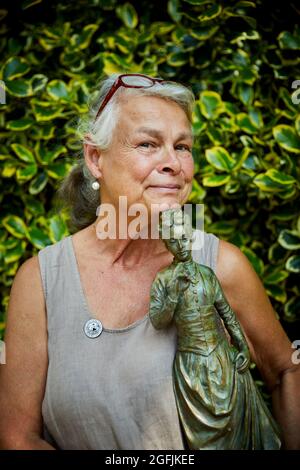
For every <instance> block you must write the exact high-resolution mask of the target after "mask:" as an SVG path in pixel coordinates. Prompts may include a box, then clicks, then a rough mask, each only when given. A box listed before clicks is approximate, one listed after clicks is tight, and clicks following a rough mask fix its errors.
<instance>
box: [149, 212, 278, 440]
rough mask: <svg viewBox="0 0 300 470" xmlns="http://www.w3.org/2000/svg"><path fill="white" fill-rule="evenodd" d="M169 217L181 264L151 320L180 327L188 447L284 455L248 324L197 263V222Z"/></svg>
mask: <svg viewBox="0 0 300 470" xmlns="http://www.w3.org/2000/svg"><path fill="white" fill-rule="evenodd" d="M162 214H163V215H162ZM162 214H161V217H160V224H159V233H160V237H161V238H162V239H163V241H164V243H165V245H166V247H167V248H168V250H169V251H171V253H172V254H173V255H174V260H173V262H172V263H171V265H170V266H168V267H167V268H165V269H163V270H162V271H160V272H159V273H158V274H157V276H156V278H155V280H154V282H153V284H152V287H151V297H150V310H149V316H150V320H151V322H152V324H153V326H154V327H155V328H157V329H160V328H164V327H167V326H168V325H169V324H170V323H171V322H172V321H173V320H174V322H175V325H176V329H177V352H176V355H175V359H174V364H173V386H174V393H175V398H176V404H177V409H178V413H179V418H180V422H181V425H182V429H183V433H184V436H185V438H186V442H187V445H188V447H189V448H190V449H279V448H280V446H281V440H280V432H279V428H278V426H277V424H276V423H275V421H274V419H273V417H272V415H271V413H270V412H269V410H268V408H267V406H266V404H265V403H264V401H263V398H262V396H261V394H260V392H259V390H258V389H257V387H256V385H255V382H254V380H253V378H252V376H251V373H250V370H249V363H250V354H249V349H248V346H247V342H246V339H245V336H244V334H243V332H242V329H241V327H240V324H239V322H238V320H237V319H236V316H235V314H234V312H233V311H232V309H231V307H230V305H229V304H228V302H227V300H226V298H225V296H224V293H223V291H222V288H221V286H220V284H219V281H218V279H217V277H216V275H215V274H214V272H213V271H212V269H210V268H209V267H207V266H205V265H201V264H198V263H196V262H195V261H194V260H193V259H192V255H191V245H192V227H191V224H190V221H189V219H188V218H186V217H185V218H183V213H182V211H181V209H179V210H178V209H175V210H174V209H170V210H168V211H164V212H163V213H162ZM166 227H168V228H169V230H170V234H169V236H167V238H164V236H163V233H164V229H165V228H166ZM229 338H230V339H229Z"/></svg>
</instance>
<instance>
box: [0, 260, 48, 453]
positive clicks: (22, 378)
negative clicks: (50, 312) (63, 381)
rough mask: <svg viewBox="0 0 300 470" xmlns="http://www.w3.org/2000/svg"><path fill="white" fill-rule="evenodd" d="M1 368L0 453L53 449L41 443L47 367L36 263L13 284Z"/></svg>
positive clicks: (22, 269)
mask: <svg viewBox="0 0 300 470" xmlns="http://www.w3.org/2000/svg"><path fill="white" fill-rule="evenodd" d="M5 348H6V364H2V365H0V416H1V420H0V448H1V449H26V450H34V449H54V448H53V447H52V446H51V445H49V444H48V443H47V442H46V441H45V440H43V438H42V426H43V422H42V414H41V406H42V400H43V396H44V390H45V382H46V374H47V367H48V355H47V326H46V313H45V301H44V295H43V290H42V282H41V277H40V270H39V263H38V258H37V256H36V257H33V258H30V259H29V260H27V261H26V262H25V263H24V264H23V265H22V266H21V267H20V268H19V270H18V272H17V275H16V277H15V279H14V282H13V285H12V289H11V295H10V301H9V308H8V315H7V328H6V334H5Z"/></svg>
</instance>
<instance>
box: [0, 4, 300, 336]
mask: <svg viewBox="0 0 300 470" xmlns="http://www.w3.org/2000/svg"><path fill="white" fill-rule="evenodd" d="M7 4H8V5H9V2H7ZM295 5H296V4H293V2H291V3H290V2H282V3H279V4H278V3H274V2H270V1H262V0H259V1H256V2H251V1H221V0H220V1H207V0H169V1H160V2H159V3H156V2H149V1H146V0H140V1H137V0H134V1H132V2H131V3H128V2H120V1H118V2H117V1H115V0H77V1H76V2H63V1H62V0H61V1H46V0H44V1H35V0H25V1H23V2H22V3H20V4H19V5H18V6H15V7H14V8H11V9H10V8H9V7H7V8H5V7H3V9H2V10H1V12H0V17H1V22H0V50H1V72H0V74H1V75H0V78H1V79H2V80H3V81H4V82H5V86H6V104H2V105H0V135H1V143H0V171H1V179H2V191H1V228H0V250H1V251H0V270H1V272H0V276H1V281H0V282H1V294H2V311H1V317H0V335H3V331H4V327H5V312H6V307H7V302H8V296H9V291H10V286H11V283H12V280H13V278H14V275H15V273H16V271H17V269H18V267H19V265H20V264H21V262H22V261H24V260H25V259H27V258H29V257H30V256H32V255H34V254H36V253H37V251H38V250H39V249H41V248H43V247H44V246H46V245H48V244H51V243H54V242H56V241H58V240H60V239H61V238H62V237H65V236H66V235H67V234H68V229H67V214H65V213H57V211H56V209H55V205H54V194H55V190H56V188H57V187H58V183H59V181H60V180H61V178H62V177H63V176H64V175H65V174H66V173H67V172H68V171H69V170H70V168H71V166H72V165H73V164H74V163H75V162H76V160H77V158H78V155H79V154H80V145H79V144H78V141H77V138H76V135H75V131H74V122H75V121H76V118H77V116H78V115H80V114H81V113H84V112H85V111H86V110H87V105H86V102H87V97H88V95H89V92H90V90H91V89H92V88H93V87H94V86H95V83H96V82H97V81H98V79H99V77H100V76H101V75H102V74H103V73H106V74H109V73H111V72H116V71H117V72H119V71H120V72H140V73H146V74H151V75H154V76H161V77H163V78H165V79H174V80H177V81H180V82H182V83H184V84H187V85H189V86H191V87H192V89H193V91H194V92H195V94H196V97H197V106H196V109H195V113H194V130H195V133H196V135H197V138H196V144H195V148H194V159H195V165H196V173H195V178H194V186H193V191H192V194H191V201H192V202H194V203H204V204H205V222H206V225H205V230H206V231H208V232H213V233H215V234H216V235H217V236H219V237H221V238H224V239H227V240H229V241H230V242H232V243H234V244H236V245H237V246H239V247H240V248H241V249H242V251H243V252H244V253H245V254H246V255H247V256H248V257H249V259H250V261H251V262H252V264H253V266H254V268H255V269H256V271H257V273H258V274H259V276H260V277H261V279H262V280H263V282H264V285H265V287H266V290H267V292H268V294H269V295H270V297H271V301H272V303H273V305H274V307H275V309H276V311H277V313H278V315H279V316H280V319H281V321H282V324H283V326H284V328H285V329H286V331H287V332H288V334H289V336H290V337H291V339H296V338H298V337H299V333H297V328H298V331H299V319H300V314H299V307H300V300H299V278H298V274H299V270H300V254H299V249H300V218H299V214H300V212H299V174H300V170H299V164H298V161H299V157H300V104H297V102H300V93H298V91H299V90H297V89H293V88H292V84H293V81H295V80H297V79H300V71H299V62H300V56H299V50H300V28H299V26H297V23H299V11H297V9H296V6H295ZM297 93H298V94H297ZM292 96H293V100H292ZM293 101H294V102H295V104H293ZM0 337H2V336H0Z"/></svg>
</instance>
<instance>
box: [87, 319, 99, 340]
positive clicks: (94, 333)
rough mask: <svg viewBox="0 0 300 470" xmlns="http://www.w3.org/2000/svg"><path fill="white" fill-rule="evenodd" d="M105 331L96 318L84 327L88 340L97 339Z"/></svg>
mask: <svg viewBox="0 0 300 470" xmlns="http://www.w3.org/2000/svg"><path fill="white" fill-rule="evenodd" d="M102 330H103V327H102V323H101V321H99V320H96V319H95V318H91V319H90V320H88V321H87V322H86V323H85V325H84V332H85V334H86V336H87V337H88V338H97V337H98V336H100V335H101V333H102Z"/></svg>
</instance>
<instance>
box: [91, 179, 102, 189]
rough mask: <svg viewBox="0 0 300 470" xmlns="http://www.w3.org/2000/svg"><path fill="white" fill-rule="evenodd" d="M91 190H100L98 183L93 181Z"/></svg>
mask: <svg viewBox="0 0 300 470" xmlns="http://www.w3.org/2000/svg"><path fill="white" fill-rule="evenodd" d="M92 188H93V189H94V190H95V191H97V190H98V189H99V188H100V183H98V181H94V182H93V183H92Z"/></svg>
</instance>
